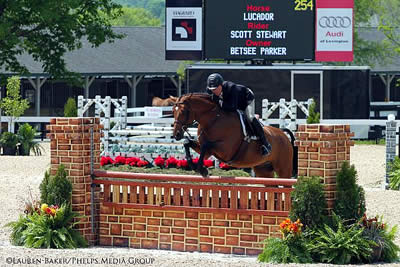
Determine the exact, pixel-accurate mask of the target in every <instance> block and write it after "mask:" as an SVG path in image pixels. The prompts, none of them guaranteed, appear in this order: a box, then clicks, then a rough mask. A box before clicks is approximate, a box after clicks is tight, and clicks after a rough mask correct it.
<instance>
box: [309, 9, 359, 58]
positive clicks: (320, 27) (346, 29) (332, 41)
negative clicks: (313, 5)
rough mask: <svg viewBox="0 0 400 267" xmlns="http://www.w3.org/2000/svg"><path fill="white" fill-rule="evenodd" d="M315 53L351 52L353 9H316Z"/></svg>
mask: <svg viewBox="0 0 400 267" xmlns="http://www.w3.org/2000/svg"><path fill="white" fill-rule="evenodd" d="M316 25H317V40H316V43H317V47H316V48H317V49H316V50H317V51H331V52H334V51H348V52H351V51H353V9H352V8H318V9H317V20H316Z"/></svg>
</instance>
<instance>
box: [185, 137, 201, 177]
mask: <svg viewBox="0 0 400 267" xmlns="http://www.w3.org/2000/svg"><path fill="white" fill-rule="evenodd" d="M183 147H184V148H185V154H186V160H187V162H188V164H189V167H190V169H191V170H194V169H195V166H194V164H193V160H192V155H191V154H190V148H192V149H194V150H195V151H196V152H197V153H199V152H200V144H199V142H196V141H193V140H191V139H189V138H186V139H185V141H184V143H183Z"/></svg>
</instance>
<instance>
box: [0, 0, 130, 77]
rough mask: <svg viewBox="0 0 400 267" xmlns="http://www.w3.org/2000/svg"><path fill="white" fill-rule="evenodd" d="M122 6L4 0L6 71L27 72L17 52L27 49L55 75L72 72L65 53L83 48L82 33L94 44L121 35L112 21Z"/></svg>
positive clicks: (0, 59)
mask: <svg viewBox="0 0 400 267" xmlns="http://www.w3.org/2000/svg"><path fill="white" fill-rule="evenodd" d="M120 8H121V6H120V5H118V4H115V3H114V2H113V1H112V0H102V1H88V0H68V1H59V0H46V1H26V0H12V1H4V0H2V1H0V65H1V66H3V67H4V68H5V70H6V71H10V72H14V73H21V74H22V73H27V72H28V70H27V68H26V67H25V66H24V65H23V64H21V63H20V62H19V61H18V56H19V55H21V54H23V53H28V54H30V55H32V57H33V58H34V59H35V60H36V61H41V62H42V64H43V69H44V72H47V73H50V74H52V75H53V76H54V77H55V78H61V77H65V76H71V75H72V73H71V72H70V71H68V70H67V69H66V66H65V60H64V59H63V55H64V54H65V52H67V51H72V50H75V49H78V48H80V47H81V46H82V42H81V39H82V38H83V37H86V38H87V40H88V41H89V42H90V43H91V44H92V45H93V46H94V47H97V46H99V45H100V44H102V43H104V42H105V41H112V40H114V39H115V38H122V35H118V34H115V33H114V32H113V31H112V28H111V24H110V22H109V20H110V19H114V18H116V17H118V16H119V15H120V13H121V11H120ZM104 14H105V15H106V16H104ZM72 76H73V75H72Z"/></svg>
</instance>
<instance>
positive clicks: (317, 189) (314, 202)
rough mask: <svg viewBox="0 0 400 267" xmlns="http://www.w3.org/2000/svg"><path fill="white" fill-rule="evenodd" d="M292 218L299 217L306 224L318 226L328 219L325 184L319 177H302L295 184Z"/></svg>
mask: <svg viewBox="0 0 400 267" xmlns="http://www.w3.org/2000/svg"><path fill="white" fill-rule="evenodd" d="M291 196H292V207H291V210H290V218H291V219H292V220H294V219H296V218H299V219H300V220H301V221H302V222H303V223H304V225H305V226H307V227H311V228H313V227H316V226H319V225H322V224H323V223H324V222H325V221H326V220H327V215H328V214H327V203H326V199H325V194H324V185H323V184H321V179H320V178H318V177H311V178H306V177H300V178H299V179H298V180H297V183H296V184H295V185H294V190H293V192H292V194H291Z"/></svg>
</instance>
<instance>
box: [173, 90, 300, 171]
mask: <svg viewBox="0 0 400 267" xmlns="http://www.w3.org/2000/svg"><path fill="white" fill-rule="evenodd" d="M173 112H174V119H175V121H174V127H173V136H174V138H175V139H176V140H181V139H182V138H183V137H184V131H185V130H186V128H187V127H188V126H189V125H190V124H192V123H193V122H194V121H197V122H198V129H197V137H198V140H197V141H194V140H191V139H187V140H185V143H184V146H185V151H186V157H187V158H188V163H189V165H192V166H193V163H192V161H191V156H190V150H189V148H192V149H194V150H195V151H196V152H197V153H199V154H200V157H199V161H198V165H197V171H198V172H199V173H200V174H201V175H202V176H203V177H207V176H208V171H207V169H206V168H205V167H204V166H203V160H204V158H206V159H207V158H208V157H210V156H211V155H213V156H215V157H216V158H217V159H219V160H220V161H222V162H225V163H227V164H228V165H230V166H233V167H237V168H252V169H253V170H254V173H255V175H256V177H270V178H272V177H274V172H276V174H277V175H278V176H279V177H280V178H290V177H292V174H293V151H294V135H293V133H291V132H290V131H289V130H287V129H284V130H285V132H287V133H288V134H289V135H290V138H291V139H292V140H289V137H288V136H287V135H286V134H285V133H284V131H283V130H281V129H278V128H275V127H272V126H264V134H265V137H266V138H267V140H268V142H269V143H270V144H271V147H272V150H271V153H269V154H268V155H265V156H263V155H262V154H261V142H260V141H259V140H245V136H244V134H243V131H242V126H241V122H240V119H239V115H238V114H237V113H236V112H226V111H223V110H222V109H221V108H220V106H219V104H218V103H215V102H214V101H213V100H212V98H211V96H210V95H208V94H204V93H203V94H201V93H192V94H187V95H183V96H181V97H179V99H178V100H177V101H176V102H175V104H174V106H173Z"/></svg>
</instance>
